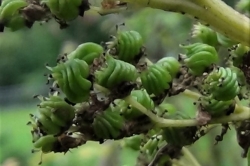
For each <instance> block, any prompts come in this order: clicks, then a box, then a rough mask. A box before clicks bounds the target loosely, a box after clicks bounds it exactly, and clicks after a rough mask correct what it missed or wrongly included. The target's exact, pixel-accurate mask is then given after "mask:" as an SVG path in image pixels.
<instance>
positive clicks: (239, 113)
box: [124, 96, 250, 127]
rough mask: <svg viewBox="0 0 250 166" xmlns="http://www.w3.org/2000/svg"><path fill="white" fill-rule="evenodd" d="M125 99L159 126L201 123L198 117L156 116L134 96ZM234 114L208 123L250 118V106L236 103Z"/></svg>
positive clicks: (184, 125) (195, 124)
mask: <svg viewBox="0 0 250 166" xmlns="http://www.w3.org/2000/svg"><path fill="white" fill-rule="evenodd" d="M124 100H125V101H126V102H127V103H129V104H130V105H132V106H133V107H135V108H137V109H138V110H139V111H141V112H142V113H143V114H145V115H147V116H148V117H149V118H150V119H151V120H152V121H153V122H155V123H156V125H157V126H159V127H186V126H197V125H199V123H198V121H197V120H196V119H182V120H173V119H164V118H161V117H158V116H156V115H155V114H154V113H152V111H150V110H147V109H146V108H145V107H144V106H143V105H141V104H140V103H138V102H137V101H136V100H135V99H134V98H133V97H131V96H127V97H126V98H124ZM235 112H236V113H234V114H231V115H229V116H222V117H218V118H213V119H212V120H211V121H209V122H208V124H222V123H228V122H236V121H243V120H247V119H250V108H248V107H245V106H238V105H237V104H236V107H235Z"/></svg>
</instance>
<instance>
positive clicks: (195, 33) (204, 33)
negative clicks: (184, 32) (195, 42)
mask: <svg viewBox="0 0 250 166" xmlns="http://www.w3.org/2000/svg"><path fill="white" fill-rule="evenodd" d="M192 37H193V38H198V39H200V40H201V41H202V43H204V44H208V45H210V46H214V47H215V46H217V45H218V40H217V34H216V32H215V31H214V30H212V29H211V28H209V27H207V26H205V25H202V24H201V23H198V24H195V25H194V26H193V30H192Z"/></svg>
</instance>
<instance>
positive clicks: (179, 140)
mask: <svg viewBox="0 0 250 166" xmlns="http://www.w3.org/2000/svg"><path fill="white" fill-rule="evenodd" d="M197 130H198V129H197V127H196V126H192V127H167V128H164V129H163V137H164V139H165V140H166V141H167V143H168V144H171V145H173V146H176V147H183V146H186V145H190V144H192V143H194V142H195V141H196V140H195V136H196V132H197Z"/></svg>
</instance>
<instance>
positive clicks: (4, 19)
mask: <svg viewBox="0 0 250 166" xmlns="http://www.w3.org/2000/svg"><path fill="white" fill-rule="evenodd" d="M26 6H28V3H27V2H26V1H25V0H3V2H2V4H1V6H0V23H1V24H4V26H5V27H8V28H10V29H11V30H12V31H16V30H19V29H21V28H23V27H25V26H26V24H25V23H26V20H25V19H24V17H23V16H22V15H21V14H20V13H19V11H20V10H21V9H23V8H24V7H26Z"/></svg>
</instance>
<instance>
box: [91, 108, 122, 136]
mask: <svg viewBox="0 0 250 166" xmlns="http://www.w3.org/2000/svg"><path fill="white" fill-rule="evenodd" d="M123 124H124V119H123V117H122V116H121V115H120V112H119V110H112V109H111V108H110V107H109V108H108V109H107V110H105V111H104V112H103V113H101V114H99V115H96V117H95V119H94V122H93V129H94V132H95V134H96V136H97V137H98V138H102V139H115V138H117V137H118V136H119V135H120V133H121V129H122V128H123Z"/></svg>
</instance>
